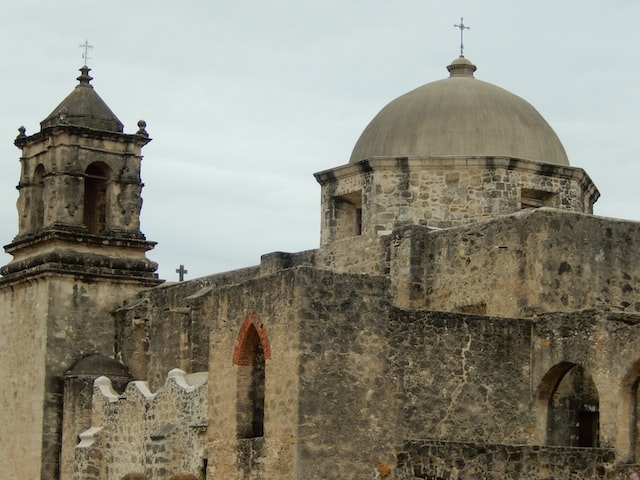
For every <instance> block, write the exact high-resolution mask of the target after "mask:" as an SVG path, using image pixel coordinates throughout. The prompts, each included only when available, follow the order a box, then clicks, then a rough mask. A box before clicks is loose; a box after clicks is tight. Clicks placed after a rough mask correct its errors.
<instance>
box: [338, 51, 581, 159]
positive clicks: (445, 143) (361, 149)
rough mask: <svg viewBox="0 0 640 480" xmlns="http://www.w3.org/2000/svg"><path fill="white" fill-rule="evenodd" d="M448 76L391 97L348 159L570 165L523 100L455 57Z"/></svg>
mask: <svg viewBox="0 0 640 480" xmlns="http://www.w3.org/2000/svg"><path fill="white" fill-rule="evenodd" d="M447 69H448V70H449V73H450V76H449V78H445V79H443V80H439V81H436V82H432V83H428V84H426V85H423V86H421V87H418V88H416V89H415V90H413V91H411V92H409V93H406V94H404V95H402V96H401V97H399V98H396V99H395V100H393V101H392V102H391V103H389V104H388V105H387V106H386V107H384V108H383V109H382V110H381V111H380V113H378V114H377V115H376V116H375V117H374V118H373V120H371V122H370V123H369V125H368V126H367V128H365V129H364V131H363V132H362V135H360V138H359V139H358V142H357V143H356V145H355V147H354V149H353V153H352V154H351V160H350V163H357V162H359V161H361V160H364V159H367V158H371V157H380V156H383V157H386V156H394V157H397V156H438V157H441V156H490V157H498V156H504V157H514V158H521V159H525V160H535V161H539V162H546V163H553V164H557V165H569V160H568V158H567V154H566V152H565V150H564V147H563V146H562V143H560V140H559V139H558V136H557V135H556V134H555V132H554V131H553V129H552V128H551V127H550V126H549V124H548V123H547V122H546V120H545V119H544V118H543V117H542V115H540V113H538V111H537V110H536V109H535V108H534V107H533V106H531V104H529V103H528V102H527V101H525V100H523V99H522V98H520V97H518V96H517V95H514V94H512V93H510V92H507V91H506V90H504V89H502V88H500V87H497V86H495V85H492V84H490V83H487V82H483V81H481V80H477V79H476V78H474V76H473V72H474V71H475V70H476V66H475V65H473V64H472V63H471V62H470V61H469V60H467V59H466V58H465V57H463V56H460V57H459V58H457V59H456V60H454V61H453V62H452V64H451V65H449V66H448V67H447Z"/></svg>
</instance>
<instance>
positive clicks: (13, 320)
mask: <svg viewBox="0 0 640 480" xmlns="http://www.w3.org/2000/svg"><path fill="white" fill-rule="evenodd" d="M3 280H4V281H3V282H2V283H1V284H0V295H1V297H0V308H1V309H2V310H1V311H0V316H1V317H2V322H0V329H1V330H0V359H1V360H2V362H3V365H4V366H5V367H4V368H5V371H6V372H7V373H6V375H3V378H5V379H6V380H5V382H7V383H6V384H7V386H6V388H3V389H0V402H1V403H2V405H3V408H2V409H1V411H0V415H2V416H3V417H0V420H3V421H4V422H5V423H3V424H4V425H12V428H11V429H7V428H3V429H0V435H2V438H0V441H1V442H2V443H3V444H4V445H6V446H7V449H10V450H8V451H9V452H11V453H10V454H8V455H6V456H4V455H3V456H2V458H0V476H6V477H7V478H9V477H10V475H11V474H13V473H14V472H16V471H20V468H22V467H20V468H17V465H28V467H26V468H35V465H38V468H39V466H40V465H42V469H43V470H42V473H40V472H38V474H37V475H34V478H35V476H40V475H42V477H43V478H57V477H58V475H59V472H60V463H59V462H60V456H61V439H62V403H63V379H64V375H65V373H66V372H67V371H68V370H69V369H70V368H71V367H72V366H73V365H75V364H76V362H78V361H79V360H80V359H82V358H84V357H85V356H87V355H91V354H101V355H105V356H107V357H113V356H114V348H113V339H114V335H115V331H114V325H113V318H112V316H111V313H110V312H111V309H112V308H113V305H114V303H115V304H117V303H118V302H121V301H122V299H124V298H128V297H129V296H130V295H132V294H134V293H135V292H136V291H137V290H139V289H140V288H141V285H140V284H139V283H137V282H135V281H126V280H121V281H119V282H112V281H110V280H106V279H104V278H100V277H93V276H91V275H87V276H85V277H78V276H71V275H69V276H67V275H63V274H57V275H54V274H52V275H46V274H43V275H34V276H32V277H30V278H29V279H26V280H20V281H13V282H12V281H10V279H3ZM88 332H90V334H89V333H88ZM17 398H19V399H21V401H20V402H16V399H17ZM38 410H40V411H38ZM78 433H79V432H76V433H75V434H73V436H75V435H77V434H78ZM36 445H37V447H36Z"/></svg>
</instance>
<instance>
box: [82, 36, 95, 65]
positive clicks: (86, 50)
mask: <svg viewBox="0 0 640 480" xmlns="http://www.w3.org/2000/svg"><path fill="white" fill-rule="evenodd" d="M80 48H82V49H83V52H82V61H83V64H84V65H89V60H91V57H89V49H92V48H93V45H89V40H85V41H84V43H81V44H80Z"/></svg>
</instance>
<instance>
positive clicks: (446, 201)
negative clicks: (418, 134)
mask: <svg viewBox="0 0 640 480" xmlns="http://www.w3.org/2000/svg"><path fill="white" fill-rule="evenodd" d="M316 179H317V180H318V182H319V183H320V184H321V186H322V205H323V207H322V210H323V212H324V215H323V219H322V227H321V244H323V245H324V244H327V243H330V242H333V241H335V240H340V239H343V238H350V237H351V238H353V237H356V236H359V235H363V236H377V235H380V234H385V233H390V232H391V231H392V230H393V229H394V228H397V227H400V226H404V225H410V224H413V225H426V226H429V227H434V228H447V227H452V226H457V225H464V224H468V223H472V222H475V221H481V220H485V219H489V218H492V217H495V216H498V215H505V214H511V213H515V212H518V211H520V210H521V209H524V208H531V207H543V206H546V207H552V208H561V209H565V210H570V211H575V212H581V213H592V211H593V204H594V203H595V201H596V200H597V199H598V196H599V193H598V191H597V189H596V187H595V185H594V184H593V182H592V181H591V179H590V178H589V176H588V175H587V174H586V172H585V171H584V170H582V169H580V168H575V167H568V166H563V165H553V164H547V163H543V162H535V161H531V160H523V159H517V158H512V157H479V156H474V157H463V156H441V157H420V156H411V157H374V158H371V159H369V160H363V161H361V162H358V163H350V164H347V165H344V166H342V167H338V168H335V169H332V170H326V171H323V172H319V173H316ZM349 206H351V207H349Z"/></svg>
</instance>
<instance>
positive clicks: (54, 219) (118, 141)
mask: <svg viewBox="0 0 640 480" xmlns="http://www.w3.org/2000/svg"><path fill="white" fill-rule="evenodd" d="M89 71H90V69H89V68H88V67H87V66H83V67H82V68H81V69H80V72H81V75H80V76H79V77H78V78H77V80H78V82H79V83H78V85H77V86H76V87H75V89H74V90H73V91H72V92H71V93H70V94H69V95H68V96H67V97H66V98H65V99H64V100H63V101H62V102H61V103H60V104H59V105H58V106H57V107H56V108H55V109H54V110H53V112H52V113H51V114H50V115H49V116H47V117H46V118H45V119H44V120H43V121H42V122H41V123H40V131H39V132H37V133H35V134H33V135H27V133H26V131H25V129H24V127H21V128H20V129H19V135H18V137H17V138H16V140H15V145H16V146H17V147H18V148H19V149H21V152H22V155H21V157H20V162H21V166H22V168H21V174H20V180H19V184H18V187H17V188H18V191H19V198H18V202H17V209H18V218H19V222H18V233H17V235H16V237H15V238H14V239H13V241H12V242H11V243H10V244H9V245H6V246H5V247H4V248H5V250H6V251H7V253H9V254H11V255H12V256H13V259H12V260H11V261H10V262H9V263H8V264H7V265H5V266H4V267H2V268H0V274H2V277H0V364H2V365H3V370H4V373H3V375H2V380H3V383H4V385H3V386H2V388H0V444H2V445H3V447H2V449H3V455H1V456H0V477H2V478H12V477H13V476H15V475H16V474H18V473H20V476H21V477H24V478H38V477H39V478H47V479H54V478H60V476H61V471H62V472H63V474H62V478H66V476H67V475H66V474H64V471H65V466H64V458H63V459H62V461H61V460H60V458H61V450H62V444H63V443H64V442H63V432H62V425H63V419H62V402H63V378H64V375H65V373H66V372H69V371H70V370H71V369H72V368H73V367H74V366H75V365H76V364H78V362H80V361H81V360H82V359H83V358H86V357H88V356H95V355H100V356H103V357H104V358H113V356H114V338H115V329H114V321H113V319H112V317H111V313H110V312H111V311H112V310H113V309H114V308H115V307H116V306H117V305H118V304H120V303H121V302H122V301H123V299H124V298H127V297H129V296H131V295H134V294H135V293H136V292H137V291H139V290H141V289H144V288H148V287H151V286H154V285H157V284H158V283H160V281H159V280H158V279H157V275H156V274H155V270H156V268H157V265H156V264H155V263H154V262H152V261H150V260H149V259H147V258H146V252H147V251H149V250H151V249H152V248H153V247H154V245H155V243H154V242H150V241H147V240H146V239H145V236H144V235H143V234H142V232H141V231H140V209H141V206H142V197H141V191H142V187H143V184H142V181H141V178H140V165H141V160H142V155H141V150H142V147H143V146H144V145H146V144H147V143H148V142H149V141H150V138H149V136H148V134H147V132H146V130H145V126H146V125H145V123H144V122H143V121H140V122H138V127H139V129H138V131H137V132H136V133H135V134H126V133H123V125H122V123H121V122H120V121H119V120H118V118H117V117H116V116H115V115H114V114H113V112H112V111H111V110H110V109H109V107H108V106H107V105H106V103H105V102H104V101H103V100H102V99H101V98H100V96H99V95H98V94H97V93H96V91H95V90H94V88H93V86H92V85H91V80H92V77H90V76H89ZM96 373H99V372H96ZM77 428H78V429H80V428H85V426H84V425H78V426H77ZM64 435H65V436H69V438H71V441H72V442H73V441H75V438H73V437H75V435H76V433H75V432H70V433H68V432H65V434H64Z"/></svg>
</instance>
